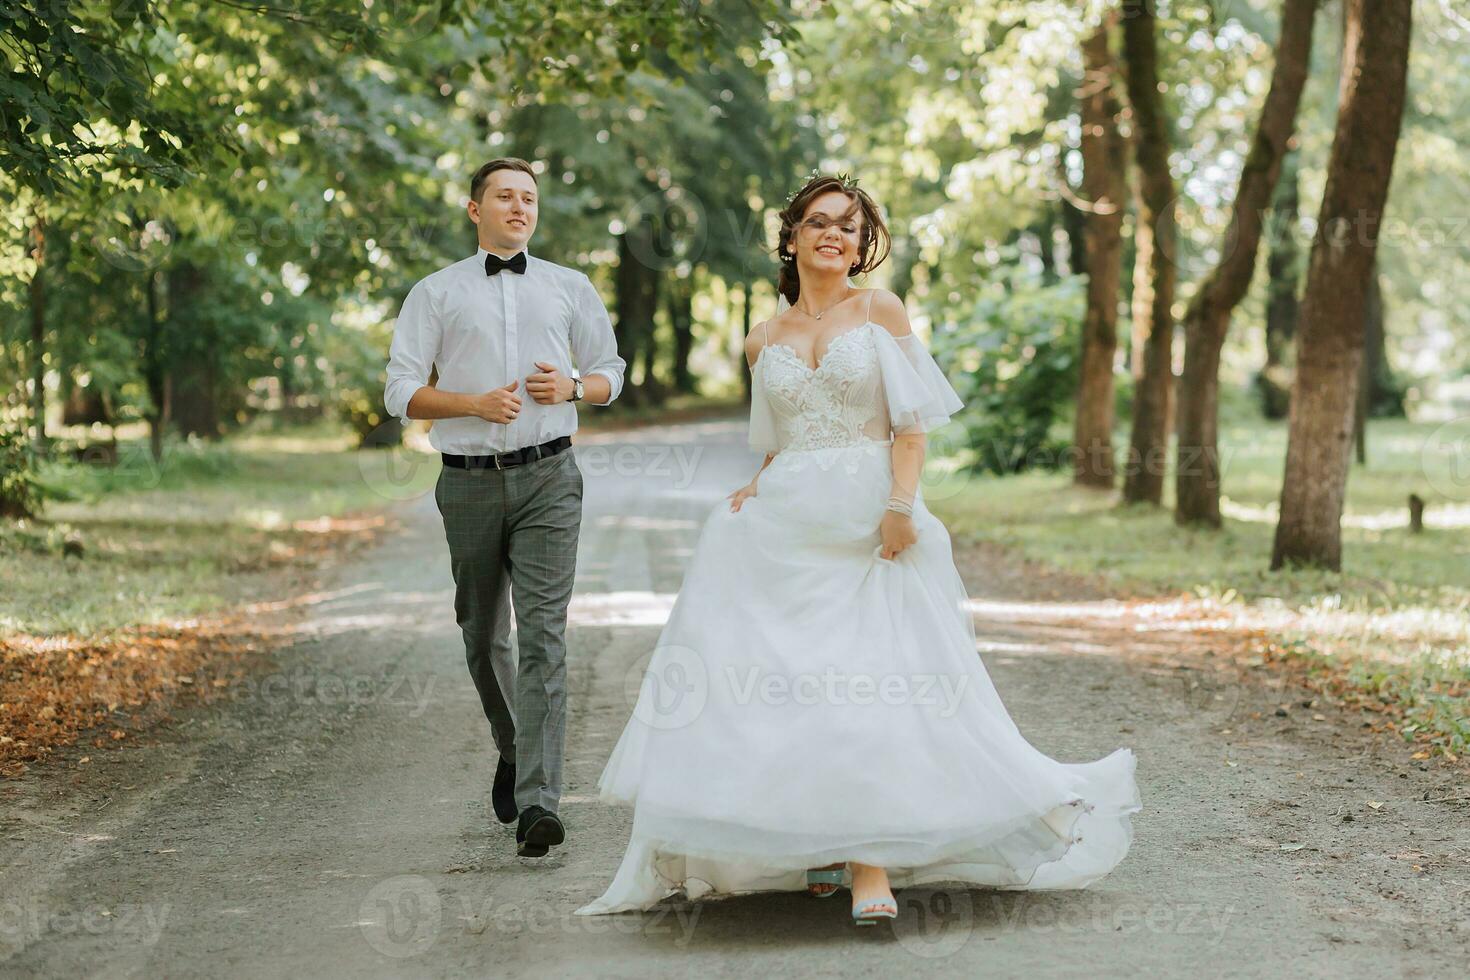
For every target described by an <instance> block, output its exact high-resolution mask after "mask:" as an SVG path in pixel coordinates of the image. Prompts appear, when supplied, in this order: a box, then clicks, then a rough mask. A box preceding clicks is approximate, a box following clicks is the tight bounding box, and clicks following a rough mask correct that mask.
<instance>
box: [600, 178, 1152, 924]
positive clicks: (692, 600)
mask: <svg viewBox="0 0 1470 980" xmlns="http://www.w3.org/2000/svg"><path fill="white" fill-rule="evenodd" d="M856 183H857V182H856V181H853V180H848V179H846V178H840V177H830V176H818V177H815V178H813V179H811V180H809V181H808V182H807V184H806V185H805V186H804V187H802V189H801V190H800V191H798V192H797V193H796V194H795V195H794V196H793V197H792V198H791V200H790V203H789V204H788V205H787V207H786V209H785V210H784V211H782V212H781V215H780V217H781V232H780V241H779V246H778V247H779V252H780V259H781V263H782V265H781V273H780V280H779V289H780V292H781V294H782V297H783V299H784V300H785V301H786V302H785V303H783V304H782V307H783V308H782V310H781V311H779V312H778V314H777V316H776V317H775V318H773V319H771V320H769V321H766V322H764V323H761V324H759V325H758V326H757V327H755V328H754V329H753V330H752V331H751V334H750V337H749V338H747V340H746V357H747V361H748V363H749V364H750V367H751V371H752V372H753V376H752V385H751V387H752V396H751V409H750V445H751V447H752V448H754V449H756V450H759V451H761V452H764V453H765V460H764V462H763V463H762V464H761V467H760V470H759V471H758V472H757V473H756V474H755V476H754V477H752V478H751V481H750V483H749V484H748V485H746V486H744V487H741V488H740V489H738V490H736V491H734V492H733V493H732V494H730V495H729V497H728V498H727V499H728V500H729V503H728V505H727V504H725V503H720V504H717V505H716V506H715V508H714V510H713V511H712V512H711V513H710V515H709V517H708V518H707V519H706V521H705V524H704V527H703V529H702V531H701V533H700V538H699V542H698V545H697V546H696V549H695V552H694V555H693V557H692V558H691V560H690V565H689V569H688V571H687V572H686V574H685V578H684V585H683V588H682V589H681V590H680V592H679V595H678V597H677V599H676V600H675V603H674V606H673V609H672V611H671V612H670V615H669V620H668V623H667V624H666V625H665V627H664V630H663V632H662V635H661V636H660V638H659V643H658V645H657V647H656V648H655V650H654V652H653V655H652V658H651V659H650V661H649V664H648V667H647V670H646V672H645V674H644V677H643V684H642V687H641V689H640V692H639V697H638V701H637V704H636V706H635V707H634V710H633V717H632V719H631V720H630V721H629V722H628V724H627V727H626V728H625V729H624V730H623V733H622V735H621V737H620V738H619V739H618V742H617V745H616V746H615V748H614V749H613V752H612V756H611V758H610V759H609V760H608V763H607V766H606V768H605V770H604V771H603V774H602V778H601V780H600V781H599V784H598V788H599V790H600V793H601V798H602V799H603V800H604V801H612V802H620V803H630V804H632V805H633V806H634V811H633V830H632V838H631V840H630V841H629V843H628V849H627V852H626V853H625V854H624V856H623V860H622V865H621V867H619V869H618V871H617V874H616V875H615V877H614V878H613V881H612V883H611V885H609V887H608V888H607V891H606V892H605V893H604V894H603V895H602V896H601V897H600V898H598V899H596V900H595V901H593V902H591V903H589V904H588V905H586V906H584V907H582V908H580V909H578V910H577V912H578V914H581V915H595V914H599V913H607V912H620V911H625V910H634V909H646V908H649V907H650V906H652V905H654V904H655V903H657V902H659V901H660V900H662V899H664V898H666V897H669V896H671V895H674V894H676V893H678V892H680V891H682V892H683V893H684V894H685V896H686V897H687V898H689V899H691V900H697V899H700V898H704V897H719V896H726V895H738V894H746V893H751V892H760V891H796V890H802V889H805V890H807V891H809V892H810V893H811V894H813V895H816V896H827V895H831V894H833V893H834V892H836V891H837V889H838V887H839V886H841V885H847V886H848V887H849V888H850V890H851V895H852V915H853V919H854V921H855V922H857V923H859V924H869V923H871V922H873V921H875V920H877V919H880V918H893V917H895V916H896V914H897V911H898V909H897V903H896V901H895V899H894V897H893V893H892V889H893V888H895V887H896V888H903V887H905V886H910V885H918V884H923V883H928V882H937V881H952V882H963V883H970V884H975V885H984V886H991V887H998V888H1029V889H1042V888H1082V887H1085V886H1087V885H1088V884H1090V883H1091V882H1093V881H1095V880H1097V879H1098V878H1101V877H1102V876H1103V875H1105V874H1107V873H1108V872H1109V871H1111V870H1112V868H1113V867H1114V866H1116V865H1117V864H1118V862H1119V861H1121V860H1122V859H1123V856H1124V855H1125V854H1126V853H1127V852H1128V847H1129V844H1130V843H1131V841H1132V826H1131V823H1130V819H1129V815H1130V814H1132V813H1134V812H1137V811H1138V810H1139V809H1140V808H1141V803H1140V800H1139V795H1138V789H1137V786H1136V785H1135V782H1134V767H1135V759H1134V755H1133V752H1132V751H1131V750H1129V749H1118V750H1116V751H1114V752H1113V753H1112V754H1110V755H1108V756H1107V757H1105V758H1103V759H1100V760H1097V761H1095V762H1090V763H1063V762H1058V761H1056V760H1054V759H1051V758H1050V757H1048V756H1046V755H1045V754H1043V753H1042V752H1040V751H1039V750H1037V749H1036V748H1034V747H1032V745H1031V744H1030V743H1029V742H1027V741H1026V739H1025V738H1024V737H1023V736H1022V735H1021V733H1020V732H1019V731H1018V730H1017V728H1016V725H1015V723H1014V722H1013V721H1012V720H1011V718H1010V715H1009V714H1008V713H1007V712H1006V709H1005V706H1004V705H1003V704H1002V703H1001V701H1000V698H999V696H998V695H997V693H996V691H995V687H994V685H993V684H992V683H991V681H990V677H989V675H988V674H987V673H986V670H985V667H984V665H983V664H982V663H981V660H980V657H979V655H978V654H977V652H976V641H975V631H974V625H973V623H972V621H971V618H970V613H969V611H968V608H967V599H968V597H967V596H966V594H965V589H964V585H963V583H962V582H961V580H960V577H959V573H958V572H957V571H956V569H955V566H954V560H953V557H952V554H951V550H950V539H949V534H948V532H947V531H946V529H945V527H944V525H943V524H942V523H940V521H939V520H938V519H937V518H935V517H934V515H932V514H931V513H930V512H929V510H928V509H927V508H926V507H925V506H924V500H923V494H922V493H921V488H920V475H921V470H922V467H923V463H924V453H925V435H924V433H925V432H926V431H929V430H932V429H934V428H936V427H937V426H939V425H941V424H943V423H944V422H946V421H948V420H949V418H950V416H951V415H952V414H954V413H955V412H956V411H957V410H958V409H959V408H960V407H961V404H962V403H961V401H960V399H959V397H958V395H957V394H956V393H955V391H954V389H953V388H952V387H951V386H950V384H949V382H948V381H947V380H946V379H945V377H944V374H943V373H942V372H941V371H940V369H939V366H938V365H937V364H936V363H935V362H934V360H933V358H932V357H930V355H929V353H928V351H927V350H926V349H925V347H924V345H923V344H922V343H921V342H920V340H919V339H918V338H917V337H916V336H915V335H914V334H913V333H912V332H911V330H910V327H909V322H908V317H907V315H906V313H905V311H904V306H903V303H902V302H901V301H900V300H899V299H898V297H897V296H895V295H894V294H893V293H891V292H888V291H886V290H881V289H854V288H852V286H851V285H850V283H849V282H848V277H849V276H851V275H855V274H857V273H860V272H867V271H869V270H871V269H873V268H875V267H877V266H878V265H879V264H880V263H881V262H882V261H883V259H884V258H885V257H886V256H887V252H888V245H889V238H888V230H887V228H886V226H885V225H884V223H883V219H882V217H881V215H880V214H879V211H878V208H877V206H876V205H875V204H874V203H873V201H872V199H871V198H870V197H869V196H868V194H867V193H866V192H865V191H863V190H861V189H859V188H858V187H857V186H856ZM788 304H789V306H788Z"/></svg>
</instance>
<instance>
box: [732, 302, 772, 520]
mask: <svg viewBox="0 0 1470 980" xmlns="http://www.w3.org/2000/svg"><path fill="white" fill-rule="evenodd" d="M764 346H765V329H764V322H762V323H757V324H756V325H755V326H754V327H752V328H751V330H750V333H748V334H746V336H745V363H746V364H748V365H749V366H750V367H751V369H752V370H753V369H754V368H755V361H756V358H758V357H760V355H761V348H762V347H764ZM775 458H776V454H775V453H766V458H765V459H764V460H762V461H761V468H760V469H758V470H756V471H755V476H753V477H751V478H750V482H749V483H747V484H746V485H745V486H743V487H741V488H740V489H739V490H735V491H733V492H731V493H728V494H726V495H725V499H726V500H728V501H730V510H731V511H738V510H739V509H740V505H741V504H743V503H745V501H746V499H747V498H749V497H754V496H755V490H756V486H755V485H756V481H757V480H759V479H760V478H761V474H762V473H764V472H765V471H766V467H767V466H770V465H771V460H773V459H775Z"/></svg>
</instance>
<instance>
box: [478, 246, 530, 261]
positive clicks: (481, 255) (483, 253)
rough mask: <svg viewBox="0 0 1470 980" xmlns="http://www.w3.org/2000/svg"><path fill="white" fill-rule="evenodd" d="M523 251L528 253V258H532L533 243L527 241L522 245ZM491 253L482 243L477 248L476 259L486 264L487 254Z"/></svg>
mask: <svg viewBox="0 0 1470 980" xmlns="http://www.w3.org/2000/svg"><path fill="white" fill-rule="evenodd" d="M521 251H522V252H525V253H526V259H527V260H529V259H530V258H531V243H530V242H527V243H526V244H524V245H522V246H521ZM489 254H490V252H489V251H487V250H486V249H485V246H483V245H480V246H478V247H476V249H475V260H476V261H477V262H479V263H480V264H481V265H484V264H485V256H487V255H489Z"/></svg>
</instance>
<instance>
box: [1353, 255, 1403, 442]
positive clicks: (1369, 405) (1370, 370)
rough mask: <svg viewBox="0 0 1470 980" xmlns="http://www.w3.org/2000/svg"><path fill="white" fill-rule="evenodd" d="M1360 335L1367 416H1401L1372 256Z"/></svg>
mask: <svg viewBox="0 0 1470 980" xmlns="http://www.w3.org/2000/svg"><path fill="white" fill-rule="evenodd" d="M1363 317H1364V328H1365V331H1364V335H1363V343H1364V344H1365V345H1366V346H1365V347H1364V351H1363V359H1364V361H1365V362H1366V365H1367V366H1366V368H1365V370H1364V372H1363V374H1364V377H1365V378H1366V379H1367V382H1368V397H1367V399H1366V400H1365V404H1366V411H1367V417H1368V418H1373V419H1377V418H1383V417H1385V416H1393V417H1395V418H1402V417H1403V415H1404V390H1403V388H1402V386H1401V385H1400V384H1399V381H1398V379H1397V378H1396V377H1394V373H1393V366H1392V365H1391V364H1389V363H1388V310H1387V307H1386V306H1385V305H1384V301H1383V282H1382V280H1380V279H1379V276H1378V263H1377V259H1376V258H1375V260H1374V264H1373V274H1372V275H1371V276H1369V277H1368V300H1367V302H1366V304H1365V305H1364V309H1363Z"/></svg>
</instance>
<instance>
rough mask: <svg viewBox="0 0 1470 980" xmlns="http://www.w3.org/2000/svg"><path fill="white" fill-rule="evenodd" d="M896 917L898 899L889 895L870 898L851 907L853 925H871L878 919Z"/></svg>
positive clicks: (875, 923)
mask: <svg viewBox="0 0 1470 980" xmlns="http://www.w3.org/2000/svg"><path fill="white" fill-rule="evenodd" d="M896 918H898V899H896V898H894V897H893V896H891V895H890V896H888V897H887V898H870V899H868V900H867V901H864V902H859V903H858V904H856V905H854V906H853V907H852V922H853V925H858V926H872V925H877V924H878V920H879V919H896Z"/></svg>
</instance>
